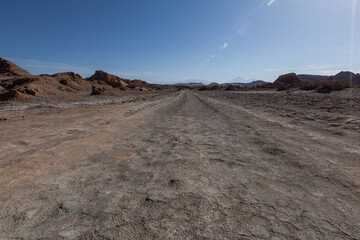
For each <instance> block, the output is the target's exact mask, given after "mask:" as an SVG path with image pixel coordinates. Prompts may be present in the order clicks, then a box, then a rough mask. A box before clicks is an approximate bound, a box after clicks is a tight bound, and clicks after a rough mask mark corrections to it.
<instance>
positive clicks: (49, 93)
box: [0, 58, 164, 101]
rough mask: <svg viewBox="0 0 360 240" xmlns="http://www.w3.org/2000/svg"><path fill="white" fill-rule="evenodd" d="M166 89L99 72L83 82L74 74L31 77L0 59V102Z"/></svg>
mask: <svg viewBox="0 0 360 240" xmlns="http://www.w3.org/2000/svg"><path fill="white" fill-rule="evenodd" d="M162 88H164V87H163V86H159V85H155V84H148V83H147V82H144V81H141V80H129V79H123V78H120V77H117V76H115V75H111V74H108V73H106V72H104V71H100V70H99V71H96V72H95V74H94V75H93V76H91V77H90V78H85V79H83V78H82V77H81V76H80V75H79V74H76V73H73V72H64V73H57V74H53V75H48V74H41V75H31V74H30V73H29V72H28V71H26V70H24V69H22V68H21V67H19V66H17V65H16V64H14V63H12V62H11V61H8V60H5V59H3V58H0V100H1V101H4V100H15V99H19V100H26V99H32V98H42V99H56V98H59V99H62V98H65V97H68V96H80V95H89V94H92V95H99V94H110V95H116V94H118V93H119V92H122V91H124V90H127V91H148V90H153V89H162Z"/></svg>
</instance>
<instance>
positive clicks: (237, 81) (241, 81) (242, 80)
mask: <svg viewBox="0 0 360 240" xmlns="http://www.w3.org/2000/svg"><path fill="white" fill-rule="evenodd" d="M244 82H246V80H245V79H244V78H242V77H236V78H234V79H233V80H231V81H230V83H244Z"/></svg>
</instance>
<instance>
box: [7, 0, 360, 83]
mask: <svg viewBox="0 0 360 240" xmlns="http://www.w3.org/2000/svg"><path fill="white" fill-rule="evenodd" d="M1 10H2V11H1V21H0V29H1V33H0V43H1V44H0V57H3V58H6V59H9V60H11V61H13V62H14V63H16V64H18V65H19V66H21V67H23V68H25V69H26V70H28V71H30V72H31V73H32V74H41V73H48V74H52V73H57V72H66V71H72V72H76V73H79V74H80V75H82V76H83V77H89V76H91V75H92V74H93V73H94V71H95V70H100V69H101V70H104V71H107V72H109V73H111V74H115V75H118V76H120V77H123V78H129V79H143V80H145V81H148V82H151V83H175V82H188V81H195V82H199V81H202V82H204V83H207V82H218V83H224V82H232V81H242V82H248V81H252V80H265V81H271V82H272V81H274V80H276V78H277V77H278V76H279V75H281V74H285V73H289V72H295V73H298V74H301V73H303V74H320V75H332V74H336V73H337V72H339V71H341V70H350V71H354V72H360V0H178V1H176V0H151V1H149V0H86V1H85V0H83V1H81V0H61V1H56V0H32V1H29V0H22V1H21V0H11V1H2V2H1Z"/></svg>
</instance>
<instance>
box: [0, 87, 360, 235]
mask: <svg viewBox="0 0 360 240" xmlns="http://www.w3.org/2000/svg"><path fill="white" fill-rule="evenodd" d="M359 90H360V89H355V88H353V89H347V90H344V91H341V92H332V93H331V94H319V93H315V92H304V91H286V92H276V91H270V90H269V91H261V92H260V91H259V92H257V91H248V92H239V91H238V92H231V91H226V92H225V91H190V90H184V91H158V92H143V93H139V94H129V95H126V96H125V95H124V96H120V97H119V96H117V97H110V96H108V97H107V96H88V97H84V98H83V99H82V100H76V101H75V100H74V101H63V102H59V101H57V102H51V101H50V102H36V101H35V102H26V103H24V102H17V101H13V102H3V103H1V104H0V120H1V121H0V239H360V141H359V139H360V91H359Z"/></svg>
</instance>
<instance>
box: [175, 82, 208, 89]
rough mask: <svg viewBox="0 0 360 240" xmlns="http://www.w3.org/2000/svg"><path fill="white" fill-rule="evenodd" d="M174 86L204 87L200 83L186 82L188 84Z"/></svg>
mask: <svg viewBox="0 0 360 240" xmlns="http://www.w3.org/2000/svg"><path fill="white" fill-rule="evenodd" d="M174 86H177V87H187V88H196V87H203V86H205V85H204V84H203V83H201V82H188V83H175V84H174Z"/></svg>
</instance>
